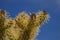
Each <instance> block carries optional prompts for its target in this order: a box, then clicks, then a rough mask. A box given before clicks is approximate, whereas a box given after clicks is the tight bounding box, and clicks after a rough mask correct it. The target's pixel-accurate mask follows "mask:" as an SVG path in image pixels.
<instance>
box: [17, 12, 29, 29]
mask: <svg viewBox="0 0 60 40" xmlns="http://www.w3.org/2000/svg"><path fill="white" fill-rule="evenodd" d="M16 21H17V25H18V24H20V27H23V28H27V25H28V22H29V16H28V14H26V13H25V12H22V13H20V14H19V15H18V16H17V18H16Z"/></svg>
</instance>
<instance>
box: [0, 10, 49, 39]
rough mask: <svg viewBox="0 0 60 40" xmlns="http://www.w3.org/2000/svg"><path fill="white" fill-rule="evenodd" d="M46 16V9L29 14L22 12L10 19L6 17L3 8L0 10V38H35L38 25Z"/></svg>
mask: <svg viewBox="0 0 60 40" xmlns="http://www.w3.org/2000/svg"><path fill="white" fill-rule="evenodd" d="M48 18H49V15H48V13H47V12H46V11H40V12H38V13H36V14H34V13H32V14H31V15H28V14H26V13H25V12H22V13H20V14H19V15H18V16H17V17H16V18H14V19H12V18H9V17H7V13H6V12H5V11H4V10H0V40H35V38H36V36H37V34H38V31H39V28H40V25H41V24H43V23H44V22H46V21H47V20H48Z"/></svg>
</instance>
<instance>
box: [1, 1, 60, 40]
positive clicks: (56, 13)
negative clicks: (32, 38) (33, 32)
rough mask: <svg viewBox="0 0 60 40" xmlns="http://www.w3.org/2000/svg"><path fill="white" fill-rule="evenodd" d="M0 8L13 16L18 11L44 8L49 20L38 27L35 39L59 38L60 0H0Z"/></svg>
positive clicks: (50, 39)
mask: <svg viewBox="0 0 60 40" xmlns="http://www.w3.org/2000/svg"><path fill="white" fill-rule="evenodd" d="M0 9H4V10H6V11H7V12H9V13H8V14H9V15H11V17H12V18H14V17H15V16H16V15H18V14H19V12H22V11H26V12H28V13H29V12H31V13H32V12H34V13H36V12H38V11H39V10H46V11H47V12H48V13H49V14H50V16H51V18H50V21H49V22H48V23H46V24H44V25H42V27H41V28H40V30H41V32H40V33H39V35H38V36H37V38H36V39H37V40H60V0H0Z"/></svg>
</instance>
